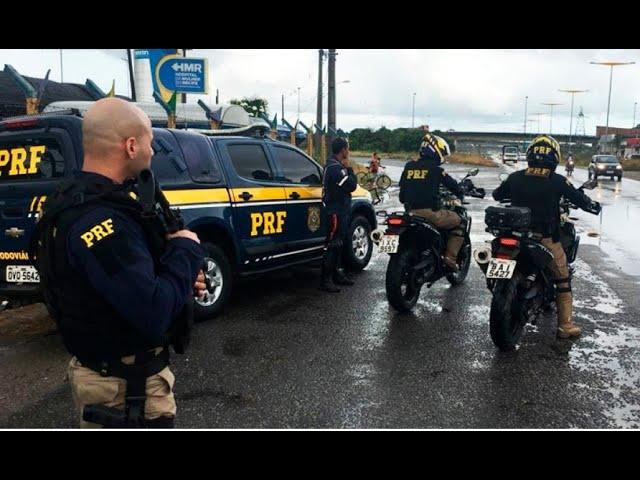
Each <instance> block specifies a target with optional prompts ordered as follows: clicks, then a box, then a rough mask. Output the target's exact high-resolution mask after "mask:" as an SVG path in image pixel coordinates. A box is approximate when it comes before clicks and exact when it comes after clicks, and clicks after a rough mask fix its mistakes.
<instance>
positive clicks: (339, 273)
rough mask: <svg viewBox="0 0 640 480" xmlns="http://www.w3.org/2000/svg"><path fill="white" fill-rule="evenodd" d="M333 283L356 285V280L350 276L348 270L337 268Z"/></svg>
mask: <svg viewBox="0 0 640 480" xmlns="http://www.w3.org/2000/svg"><path fill="white" fill-rule="evenodd" d="M333 283H335V284H336V285H349V286H351V285H354V284H355V282H354V281H353V280H352V279H351V277H349V275H348V274H347V272H345V271H344V270H336V273H335V274H334V275H333Z"/></svg>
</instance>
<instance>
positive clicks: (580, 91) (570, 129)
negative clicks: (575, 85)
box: [558, 90, 589, 145]
mask: <svg viewBox="0 0 640 480" xmlns="http://www.w3.org/2000/svg"><path fill="white" fill-rule="evenodd" d="M558 91H559V92H565V93H570V94H571V120H569V145H571V132H572V129H573V97H574V96H575V95H576V93H584V92H588V91H589V90H558Z"/></svg>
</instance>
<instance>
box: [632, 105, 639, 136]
mask: <svg viewBox="0 0 640 480" xmlns="http://www.w3.org/2000/svg"><path fill="white" fill-rule="evenodd" d="M637 106H638V102H635V103H634V104H633V125H632V126H631V128H633V129H635V128H636V107H637Z"/></svg>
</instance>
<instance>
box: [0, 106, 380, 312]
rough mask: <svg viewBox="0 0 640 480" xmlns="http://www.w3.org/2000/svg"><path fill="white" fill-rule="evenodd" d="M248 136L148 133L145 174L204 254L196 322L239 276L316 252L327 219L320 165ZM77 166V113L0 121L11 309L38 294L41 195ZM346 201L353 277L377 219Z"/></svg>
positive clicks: (360, 195) (0, 210) (1, 261)
mask: <svg viewBox="0 0 640 480" xmlns="http://www.w3.org/2000/svg"><path fill="white" fill-rule="evenodd" d="M254 130H255V129H254ZM254 130H252V135H238V134H235V135H234V134H230V132H232V131H220V132H218V133H220V134H219V135H218V134H214V133H215V132H210V134H206V132H205V133H203V132H198V131H188V130H178V129H167V128H153V137H154V138H153V143H152V146H153V149H154V156H153V160H152V165H151V167H152V170H153V171H154V174H155V177H156V179H157V180H158V182H159V183H160V186H161V187H162V189H163V191H164V192H165V195H166V197H167V198H168V200H169V202H170V203H171V205H172V207H176V208H179V209H180V211H181V213H182V216H183V218H184V220H185V224H186V225H187V228H189V229H191V230H193V231H194V232H196V233H197V234H198V236H199V237H200V239H201V242H202V245H203V247H204V248H205V250H206V262H205V264H206V272H205V274H206V275H207V277H208V278H209V280H210V285H211V288H210V290H208V292H207V293H206V295H205V296H204V298H203V299H202V300H199V301H198V302H197V304H196V316H197V318H201V319H203V318H208V317H212V316H214V315H216V314H218V313H219V312H220V311H221V310H222V308H223V307H224V305H225V303H226V302H227V300H228V299H229V295H230V292H231V289H232V286H233V285H234V284H235V283H236V280H237V279H238V278H239V277H243V276H248V275H255V274H259V273H263V272H267V271H270V270H275V269H280V268H285V267H289V266H292V265H297V264H304V263H311V262H316V261H317V260H320V259H321V258H322V255H323V248H324V240H325V237H326V231H327V223H328V219H327V215H326V212H325V208H324V206H323V203H322V167H321V166H320V165H319V164H318V163H316V162H315V161H314V160H313V159H312V158H311V157H309V156H307V155H306V154H305V153H304V152H302V151H301V150H300V149H298V148H296V147H294V146H292V145H289V144H287V143H283V142H279V141H276V140H272V139H270V138H268V137H265V136H264V132H262V133H261V134H257V135H256V133H255V131H254ZM248 131H249V129H248ZM82 160H83V153H82V116H81V114H80V112H78V111H71V110H70V111H69V112H67V113H64V112H62V113H61V112H56V113H55V114H40V115H35V116H28V117H13V118H9V119H6V120H3V121H1V122H0V296H2V297H4V298H5V299H8V300H9V301H10V302H12V303H14V304H20V303H21V302H23V303H24V302H25V301H34V300H35V299H38V298H39V277H38V273H37V271H36V270H35V268H34V267H33V266H32V265H31V262H30V259H29V255H28V253H27V250H28V248H27V247H28V243H29V238H30V235H31V233H32V230H33V228H34V225H35V224H36V222H37V221H38V218H39V215H40V212H41V210H42V204H43V203H44V201H45V199H46V197H47V195H49V194H51V193H52V192H53V190H54V189H55V187H56V185H57V184H58V182H59V181H60V180H61V179H62V178H65V177H67V176H69V175H71V174H72V172H73V171H74V170H77V169H81V168H82ZM352 196H353V198H352V203H351V220H350V222H351V223H350V231H349V237H348V238H349V239H351V241H350V242H347V244H345V254H346V264H347V266H348V267H349V268H350V269H351V270H354V271H357V270H362V269H363V268H364V267H365V266H366V265H367V264H368V263H369V260H370V259H371V254H372V251H373V244H372V240H371V236H370V233H371V231H373V230H374V229H375V228H376V224H377V222H376V215H375V211H374V208H373V205H372V203H371V196H370V195H369V193H368V192H367V191H366V190H364V189H362V188H360V187H359V188H358V189H357V190H356V191H355V192H354V193H353V195H352ZM313 281H314V282H315V281H316V280H315V279H314V280H313Z"/></svg>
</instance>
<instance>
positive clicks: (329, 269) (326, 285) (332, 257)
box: [319, 248, 340, 293]
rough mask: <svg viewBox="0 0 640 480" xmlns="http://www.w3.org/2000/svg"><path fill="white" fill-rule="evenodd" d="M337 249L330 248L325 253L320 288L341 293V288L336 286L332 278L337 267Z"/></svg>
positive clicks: (324, 290)
mask: <svg viewBox="0 0 640 480" xmlns="http://www.w3.org/2000/svg"><path fill="white" fill-rule="evenodd" d="M337 253H338V252H337V251H336V249H334V248H330V249H328V250H327V251H326V253H325V254H324V258H323V259H322V272H321V281H320V287H319V288H320V290H322V291H323V292H329V293H339V292H340V289H339V288H338V287H336V286H335V285H334V284H333V282H332V281H331V280H332V277H333V272H334V271H335V269H336V264H337V260H338V259H337Z"/></svg>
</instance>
